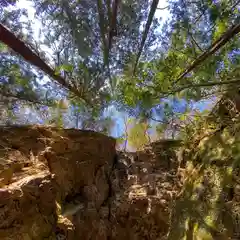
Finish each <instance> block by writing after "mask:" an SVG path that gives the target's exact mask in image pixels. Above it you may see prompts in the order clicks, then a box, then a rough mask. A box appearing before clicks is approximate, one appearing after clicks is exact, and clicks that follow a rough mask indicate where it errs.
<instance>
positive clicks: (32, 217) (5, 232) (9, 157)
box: [0, 126, 181, 240]
mask: <svg viewBox="0 0 240 240" xmlns="http://www.w3.org/2000/svg"><path fill="white" fill-rule="evenodd" d="M168 144H170V143H168ZM168 144H167V143H166V142H158V143H155V144H154V145H152V146H149V148H146V150H144V151H142V152H138V153H128V154H126V153H121V152H118V153H116V151H115V140H114V139H113V138H110V137H106V136H104V135H102V134H99V133H95V132H91V131H79V130H73V129H68V130H62V129H56V128H52V127H41V126H24V127H23V126H15V127H3V128H1V129H0V154H1V156H0V157H1V162H0V168H1V169H0V184H1V186H0V187H1V189H0V239H3V240H7V239H19V240H21V239H23V240H25V239H36V240H37V239H39V240H40V239H69V240H71V239H93V240H94V239H96V240H97V239H106V240H107V239H119V240H120V239H164V238H165V237H166V234H167V232H168V229H169V222H170V209H171V205H172V204H173V200H174V199H175V198H176V196H177V194H178V193H179V191H180V189H181V179H180V178H179V177H178V175H177V174H176V173H177V167H178V163H177V158H176V155H175V153H174V151H172V150H171V157H168V158H166V157H164V156H165V154H166V149H167V147H166V146H167V145H168ZM170 145H171V144H170ZM170 145H169V146H170ZM174 146H175V143H174ZM172 147H173V145H171V148H172ZM175 147H177V146H175ZM159 149H164V151H161V150H160V151H159ZM161 154H162V156H161ZM163 159H164V160H163Z"/></svg>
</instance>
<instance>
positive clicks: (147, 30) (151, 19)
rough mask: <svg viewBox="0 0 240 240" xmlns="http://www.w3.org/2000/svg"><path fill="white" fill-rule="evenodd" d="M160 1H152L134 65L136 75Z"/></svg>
mask: <svg viewBox="0 0 240 240" xmlns="http://www.w3.org/2000/svg"><path fill="white" fill-rule="evenodd" d="M158 2H159V0H153V1H152V5H151V9H150V13H149V15H148V19H147V23H146V27H145V29H144V32H143V36H142V41H141V44H140V48H139V51H138V54H137V59H136V62H135V65H134V69H133V75H135V72H136V68H137V65H138V61H139V58H140V56H141V54H142V51H143V47H144V45H145V42H146V39H147V36H148V32H149V30H150V27H151V24H152V21H153V17H154V14H155V12H156V9H157V5H158Z"/></svg>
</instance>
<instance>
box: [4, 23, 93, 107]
mask: <svg viewBox="0 0 240 240" xmlns="http://www.w3.org/2000/svg"><path fill="white" fill-rule="evenodd" d="M0 41H1V42H3V43H5V44H6V45H7V46H8V47H9V48H11V49H12V50H14V51H15V52H16V53H18V54H19V55H21V56H22V57H23V58H24V59H25V60H26V61H27V62H29V63H30V64H32V65H34V66H36V67H38V68H39V69H41V70H42V71H43V72H44V73H46V74H47V75H49V76H50V77H51V78H52V79H54V80H55V81H56V82H57V83H59V84H60V85H61V86H62V87H64V88H66V89H68V90H69V91H70V92H72V93H73V94H75V95H76V96H78V97H80V98H81V99H83V100H84V101H86V102H87V103H89V104H90V100H89V99H87V97H86V96H83V94H82V93H81V92H79V91H78V90H77V89H76V88H74V87H73V86H72V85H71V84H70V83H69V82H67V81H66V80H65V79H64V78H63V77H61V76H60V75H58V74H56V73H55V70H54V69H52V68H51V67H49V66H48V65H47V64H46V63H45V62H44V61H43V60H42V59H41V58H40V57H39V56H38V55H37V54H35V53H34V52H33V51H32V50H31V49H30V48H29V47H28V46H27V45H26V44H25V43H24V42H23V41H21V40H20V39H18V38H17V37H16V36H15V35H14V34H13V33H12V32H11V31H9V30H8V29H7V28H6V27H4V26H3V25H2V24H1V23H0Z"/></svg>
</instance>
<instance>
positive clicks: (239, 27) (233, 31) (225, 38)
mask: <svg viewBox="0 0 240 240" xmlns="http://www.w3.org/2000/svg"><path fill="white" fill-rule="evenodd" d="M239 32H240V23H238V24H235V25H233V26H232V27H231V28H230V29H228V30H227V31H226V32H225V33H224V34H223V35H222V36H221V37H220V38H219V39H217V40H216V41H215V42H214V43H213V44H212V45H211V46H210V47H209V48H208V49H207V50H206V51H205V52H204V53H203V54H201V55H200V56H199V57H198V58H197V59H196V60H195V61H193V62H192V64H191V65H190V66H188V67H187V68H186V69H185V70H184V71H183V72H182V74H181V75H180V76H179V77H178V78H177V80H176V81H175V82H174V84H175V83H177V82H179V81H180V80H181V79H183V78H184V77H185V76H186V75H187V74H188V73H190V72H191V71H192V70H193V69H195V68H196V67H197V66H199V65H200V64H201V63H202V62H204V61H205V60H206V59H207V58H208V57H210V56H211V55H213V54H214V53H215V52H216V51H217V50H219V49H220V48H221V47H223V46H224V45H225V44H226V43H227V42H229V41H230V40H231V39H232V38H233V37H234V36H235V35H237V34H238V33H239Z"/></svg>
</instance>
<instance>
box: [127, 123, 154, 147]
mask: <svg viewBox="0 0 240 240" xmlns="http://www.w3.org/2000/svg"><path fill="white" fill-rule="evenodd" d="M129 125H130V126H129V128H128V134H127V140H128V144H129V146H130V147H131V148H133V149H135V150H141V149H143V147H144V146H145V145H146V144H147V143H149V140H150V139H149V135H148V130H149V124H148V123H147V122H138V121H136V120H135V119H130V120H129Z"/></svg>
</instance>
